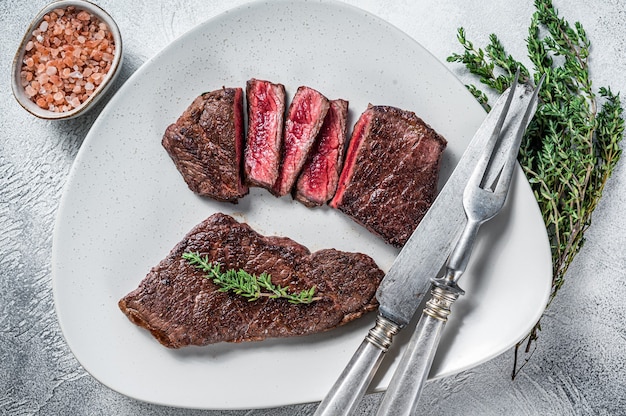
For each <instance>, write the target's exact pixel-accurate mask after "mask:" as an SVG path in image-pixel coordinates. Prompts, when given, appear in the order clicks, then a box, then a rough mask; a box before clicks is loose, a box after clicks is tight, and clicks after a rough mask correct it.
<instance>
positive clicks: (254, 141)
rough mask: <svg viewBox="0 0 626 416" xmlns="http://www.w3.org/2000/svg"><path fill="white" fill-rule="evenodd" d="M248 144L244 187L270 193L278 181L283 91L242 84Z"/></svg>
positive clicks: (258, 83) (277, 86) (264, 83)
mask: <svg viewBox="0 0 626 416" xmlns="http://www.w3.org/2000/svg"><path fill="white" fill-rule="evenodd" d="M246 97H247V103H248V140H247V144H246V153H245V163H244V172H245V174H246V179H247V181H248V184H250V185H254V186H260V187H263V188H267V189H271V188H272V185H274V182H276V179H278V166H279V164H280V151H281V146H282V141H283V123H284V117H285V102H286V99H285V87H284V85H282V84H273V83H271V82H269V81H262V80H257V79H251V80H249V81H248V82H247V84H246Z"/></svg>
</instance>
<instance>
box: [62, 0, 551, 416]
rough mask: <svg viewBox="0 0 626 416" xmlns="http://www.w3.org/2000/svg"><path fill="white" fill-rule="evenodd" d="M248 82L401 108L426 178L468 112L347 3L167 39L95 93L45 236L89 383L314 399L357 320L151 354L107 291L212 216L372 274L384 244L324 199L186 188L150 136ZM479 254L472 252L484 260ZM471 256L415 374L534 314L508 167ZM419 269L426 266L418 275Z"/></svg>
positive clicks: (537, 245) (518, 199)
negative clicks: (436, 136)
mask: <svg viewBox="0 0 626 416" xmlns="http://www.w3.org/2000/svg"><path fill="white" fill-rule="evenodd" d="M252 77H257V78H262V79H269V80H272V81H276V82H281V83H283V84H285V85H286V87H287V90H288V94H290V95H292V94H293V93H294V92H295V90H296V88H297V87H298V86H299V85H308V86H310V87H313V88H316V89H318V90H319V91H321V92H323V93H324V94H325V95H326V96H327V97H329V98H344V99H347V100H349V101H350V119H351V120H350V122H351V123H353V122H354V121H355V120H356V117H358V115H359V114H360V113H361V112H362V111H363V110H365V108H366V106H367V104H368V103H373V104H387V105H394V106H398V107H401V108H405V109H410V110H413V111H415V112H416V113H417V114H418V115H420V116H421V117H423V118H424V119H425V120H426V121H427V122H428V123H430V124H431V125H432V126H433V127H434V128H435V129H436V130H438V131H439V132H440V133H441V134H443V135H444V136H445V137H446V138H447V139H448V141H449V147H448V149H447V151H446V156H445V163H444V166H443V171H442V180H445V179H446V178H447V177H448V175H449V174H450V172H451V170H452V168H453V166H454V164H455V162H456V161H457V160H458V158H459V157H460V155H461V154H462V152H463V150H464V148H465V146H466V145H467V143H468V142H469V140H470V138H471V137H472V135H473V132H474V131H475V130H476V129H477V128H478V126H479V125H480V123H481V121H482V120H483V119H484V116H485V114H484V113H483V111H482V110H481V108H480V107H479V105H478V104H477V103H476V102H475V100H474V99H473V98H472V96H471V95H470V94H469V93H468V92H467V91H466V89H465V87H464V86H463V85H462V84H461V83H460V82H459V81H458V80H457V79H456V78H455V77H454V76H453V75H452V74H451V73H449V72H448V71H447V70H446V69H445V67H444V66H443V65H442V64H441V63H440V62H438V61H437V60H436V59H435V58H433V57H432V56H431V55H430V54H429V53H428V52H427V51H425V50H424V49H423V48H422V47H421V46H420V45H419V44H418V43H417V42H415V41H414V40H413V39H411V38H409V37H408V36H407V35H405V34H404V33H402V32H400V31H399V30H397V29H396V28H394V27H392V26H390V25H389V24H387V23H386V22H384V21H381V20H380V19H378V18H376V17H374V16H371V15H369V14H368V13H366V12H364V11H362V10H358V9H355V8H353V7H350V6H346V5H342V4H338V3H334V2H326V1H321V2H319V1H315V2H290V1H278V2H268V3H253V4H250V5H246V6H243V7H240V8H237V9H235V10H232V11H229V12H227V13H224V14H222V15H220V16H218V17H216V18H214V19H211V20H209V21H207V22H206V23H204V24H201V25H200V26H198V27H196V28H195V29H193V30H191V31H190V32H189V33H187V34H186V35H184V36H182V37H181V38H179V39H177V40H176V41H174V42H173V43H172V44H171V45H170V46H168V47H167V48H165V49H164V50H163V51H162V52H161V53H159V54H158V55H157V56H155V57H154V58H153V59H151V60H150V61H148V62H147V63H146V64H145V65H144V66H143V67H142V68H140V69H139V70H138V71H137V72H136V73H135V74H134V75H133V76H132V77H131V78H130V79H129V80H128V81H127V82H126V84H125V85H124V86H123V87H122V88H121V89H120V90H119V92H118V93H117V95H116V96H115V97H113V99H112V100H111V101H110V102H109V103H108V105H107V106H106V108H105V109H104V110H103V111H102V113H101V115H100V116H99V118H98V120H96V122H95V123H94V125H93V128H92V129H91V131H90V132H89V134H88V136H87V137H86V139H85V141H84V144H83V146H82V148H81V150H80V152H79V154H78V156H77V158H76V162H75V164H74V167H73V169H72V172H71V174H70V177H69V179H68V182H67V185H66V188H65V192H64V195H63V198H62V202H61V206H60V209H59V214H58V220H57V223H56V228H55V234H54V251H53V257H54V258H53V284H54V295H55V303H56V308H57V313H58V317H59V321H60V324H61V328H62V330H63V333H64V335H65V337H66V339H67V342H68V344H69V346H70V348H71V350H72V351H73V353H74V354H75V355H76V358H77V359H78V360H79V361H80V363H81V364H82V365H83V366H84V368H85V369H86V370H87V371H88V372H89V373H91V374H92V375H93V376H94V377H95V378H96V379H98V380H100V381H101V382H102V383H104V384H106V385H107V386H109V387H111V388H112V389H114V390H117V391H119V392H121V393H123V394H126V395H128V396H131V397H134V398H137V399H140V400H144V401H149V402H154V403H160V404H165V405H170V406H179V407H192V408H206V409H235V408H258V407H272V406H280V405H286V404H291V403H299V402H308V401H316V400H320V399H321V398H323V396H324V395H325V394H326V392H327V391H328V389H329V388H330V386H331V385H332V384H333V382H334V381H335V380H336V378H337V376H338V375H339V373H340V372H341V370H342V369H343V368H344V366H345V364H346V363H347V362H348V360H349V359H350V357H351V356H352V354H353V353H354V351H355V350H356V348H357V347H358V345H359V344H360V342H361V341H362V339H363V337H364V336H365V335H366V333H367V330H368V329H369V328H370V327H371V326H372V325H373V320H374V314H371V316H368V317H365V318H362V319H360V320H358V321H356V322H353V323H351V324H349V325H347V326H345V327H342V328H339V329H336V330H333V331H330V332H327V333H324V334H321V335H312V336H306V337H300V338H291V339H278V340H268V341H263V342H255V343H243V344H218V345H212V346H207V347H203V348H196V347H192V348H186V349H182V350H169V349H166V348H164V347H163V346H161V345H160V344H159V343H158V342H157V341H156V340H154V339H153V338H152V337H151V336H150V335H149V334H148V332H147V331H145V330H142V329H140V328H138V327H136V326H135V325H133V324H131V323H130V322H129V321H128V319H127V318H126V317H125V316H124V315H123V314H122V313H121V312H120V311H119V309H118V307H117V301H118V300H119V299H120V298H121V297H122V296H124V295H125V294H126V293H127V292H129V291H131V290H132V289H134V288H135V287H136V286H137V285H138V284H139V282H140V281H141V279H142V278H143V277H144V276H145V275H146V273H147V272H148V270H149V269H150V267H152V266H153V265H155V264H156V263H158V262H159V261H160V260H161V259H162V258H163V257H165V256H166V255H167V253H168V252H169V250H170V249H171V248H172V247H173V246H174V245H175V244H176V243H177V242H178V241H179V240H180V239H181V238H182V237H183V235H184V234H185V233H187V231H189V230H190V229H191V228H192V227H193V226H194V225H196V224H197V223H199V222H200V221H202V220H203V219H205V218H206V217H208V216H209V215H210V214H212V213H214V212H217V211H221V212H225V213H228V214H231V215H234V216H235V217H236V218H238V219H240V220H244V221H247V222H248V223H249V224H251V225H252V227H253V228H255V229H256V230H258V231H259V232H261V233H264V234H276V235H284V236H289V237H291V238H293V239H295V240H296V241H298V242H300V243H302V244H305V245H306V246H308V247H309V248H310V249H311V250H317V249H320V248H327V247H334V248H337V249H341V250H348V251H360V252H364V253H367V254H369V255H371V256H372V257H373V258H374V259H375V260H376V261H377V262H378V264H379V265H380V266H381V267H382V268H383V269H387V268H388V267H389V266H390V264H391V263H392V261H393V259H394V257H395V256H396V255H397V251H396V250H395V249H392V248H390V247H389V246H387V245H385V244H384V243H382V242H381V241H380V240H379V239H377V238H376V237H373V236H372V235H370V234H369V233H368V232H367V231H365V230H364V229H362V228H361V227H360V226H358V225H356V224H355V223H354V222H353V221H351V220H350V219H348V218H347V217H345V216H343V215H342V214H340V213H339V212H337V211H333V210H331V209H328V208H322V209H308V208H305V207H304V206H303V205H301V204H299V203H297V202H294V201H292V200H291V198H290V197H284V198H280V199H277V198H274V197H273V196H271V195H270V194H269V193H268V192H266V191H264V190H261V189H253V190H252V191H251V193H250V194H249V195H248V196H246V197H245V198H244V199H243V200H241V202H240V203H239V204H238V205H232V204H223V203H218V202H214V201H211V200H208V199H206V198H200V197H197V196H195V195H194V194H193V193H192V192H191V191H189V189H188V188H187V186H186V185H185V183H184V182H183V180H182V178H181V176H180V175H179V173H178V172H177V170H176V169H175V167H174V165H173V163H172V162H171V160H170V159H169V157H168V155H167V154H166V152H165V151H164V150H163V148H162V147H161V144H160V141H161V136H162V134H163V132H164V130H165V128H166V126H167V125H168V124H170V123H172V122H174V121H175V120H176V119H177V117H178V116H179V115H180V114H181V113H182V111H183V110H184V109H185V108H186V107H187V106H188V105H189V104H190V103H191V101H192V100H193V99H194V98H195V97H196V96H197V95H199V94H200V93H202V92H205V91H210V90H214V89H218V88H220V87H222V86H223V85H225V86H240V87H243V86H245V82H246V80H248V79H249V78H252ZM486 254H489V256H485V255H486ZM474 259H475V261H474V263H473V264H472V265H471V267H470V269H469V270H468V272H467V273H466V276H465V277H464V278H463V287H464V288H465V289H466V290H467V295H466V296H465V297H463V298H462V299H461V300H459V301H458V302H457V304H456V305H455V311H454V314H453V318H452V319H451V321H450V322H449V325H448V327H447V328H446V331H445V335H444V338H443V341H442V346H441V348H440V350H439V353H438V355H437V358H436V362H435V365H434V367H433V371H432V374H431V376H433V377H439V376H445V375H450V374H453V373H455V372H458V371H461V370H464V369H468V368H470V367H472V366H475V365H477V364H479V363H481V362H483V361H485V360H488V359H490V358H492V357H494V356H496V355H497V354H500V353H501V352H503V351H505V350H506V349H508V348H510V347H511V346H512V345H513V344H514V343H515V342H516V341H518V340H519V339H521V338H522V337H523V336H524V335H525V334H526V333H527V331H528V330H529V329H530V328H531V327H532V325H533V324H534V323H535V321H536V320H537V319H538V317H539V316H540V314H541V312H542V311H543V307H544V305H545V301H546V299H547V296H548V292H549V287H550V269H551V268H550V252H549V248H548V243H547V237H546V233H545V230H544V227H543V222H542V220H541V217H540V214H539V212H538V209H537V206H536V204H535V201H534V199H533V195H532V193H531V190H530V188H529V186H528V183H527V182H526V181H524V180H523V179H522V177H521V175H520V174H519V172H518V174H517V177H516V181H515V186H514V188H513V190H512V198H509V204H508V205H507V207H506V209H505V211H504V213H502V214H501V215H500V216H499V217H498V218H497V219H496V220H494V221H493V222H491V223H489V224H488V225H487V226H485V228H484V229H483V230H482V234H481V238H480V240H479V242H478V246H477V248H476V250H475V253H474ZM433 272H436V271H433ZM409 335H410V333H409V330H405V331H403V333H401V335H399V336H398V337H397V338H396V341H395V343H394V347H393V349H392V350H391V351H390V352H389V354H388V356H387V358H386V359H385V361H384V363H383V367H382V369H381V371H380V373H379V375H378V376H377V378H376V379H375V380H374V384H373V386H372V388H373V389H376V390H380V389H384V388H385V387H386V386H387V384H388V382H389V379H390V376H391V374H392V372H393V371H392V370H393V368H394V367H395V365H396V360H397V358H398V356H399V355H400V353H401V350H402V348H403V346H404V344H405V343H406V342H407V340H408V337H409Z"/></svg>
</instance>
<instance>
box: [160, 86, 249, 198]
mask: <svg viewBox="0 0 626 416" xmlns="http://www.w3.org/2000/svg"><path fill="white" fill-rule="evenodd" d="M161 143H162V145H163V147H164V148H165V150H167V153H168V154H169V155H170V157H171V158H172V160H173V161H174V164H175V165H176V168H177V169H178V171H179V172H180V173H181V175H182V176H183V179H184V180H185V182H186V183H187V186H189V189H191V190H192V191H193V192H195V193H197V194H199V195H203V196H208V197H211V198H215V199H217V200H220V201H229V202H237V200H238V198H241V197H242V196H244V195H246V194H247V193H248V188H247V186H246V185H245V184H244V182H243V177H242V174H241V171H242V162H243V144H244V143H243V90H242V89H241V88H222V89H220V90H217V91H213V92H208V93H205V94H202V95H201V96H199V97H198V98H196V99H195V100H194V101H193V103H192V104H191V105H190V106H189V107H188V108H187V109H186V110H185V111H184V112H183V114H182V115H181V116H180V117H179V118H178V120H177V121H176V123H174V124H172V125H170V126H169V127H168V128H167V129H166V130H165V134H164V135H163V139H162V141H161Z"/></svg>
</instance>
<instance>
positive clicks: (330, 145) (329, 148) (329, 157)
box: [295, 99, 348, 206]
mask: <svg viewBox="0 0 626 416" xmlns="http://www.w3.org/2000/svg"><path fill="white" fill-rule="evenodd" d="M347 119H348V102H347V101H345V100H341V99H339V100H332V101H330V107H329V109H328V113H326V118H325V119H324V124H322V128H321V129H320V132H319V135H318V137H317V139H316V141H315V143H314V145H313V148H312V149H311V152H310V154H309V157H308V159H307V161H306V163H305V164H304V167H303V168H302V172H301V173H300V177H299V178H298V182H297V183H296V189H295V198H296V199H297V200H298V201H300V202H302V203H304V204H305V205H307V206H319V205H323V204H325V203H326V202H327V201H329V200H330V199H331V198H332V197H333V195H334V194H335V190H336V189H337V181H338V180H339V174H340V173H341V168H342V166H343V153H344V146H345V143H346V134H347Z"/></svg>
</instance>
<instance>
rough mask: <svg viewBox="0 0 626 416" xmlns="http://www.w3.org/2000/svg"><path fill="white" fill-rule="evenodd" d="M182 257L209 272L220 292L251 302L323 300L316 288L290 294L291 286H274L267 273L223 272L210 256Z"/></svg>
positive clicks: (306, 302)
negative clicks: (268, 299)
mask: <svg viewBox="0 0 626 416" xmlns="http://www.w3.org/2000/svg"><path fill="white" fill-rule="evenodd" d="M182 257H183V259H185V260H187V261H189V263H191V264H192V265H193V266H195V267H196V268H198V269H201V270H203V271H205V272H207V273H208V274H207V275H206V276H205V277H206V278H207V279H211V280H212V281H213V283H215V284H216V285H218V286H220V288H219V289H218V290H219V291H220V292H229V291H231V292H233V293H235V294H237V295H240V296H243V297H245V298H247V299H248V301H250V302H252V301H255V300H257V299H259V298H262V297H267V298H270V299H285V300H287V301H288V302H289V303H293V304H296V305H299V304H309V303H312V302H314V301H316V300H319V299H321V298H320V297H316V296H315V290H316V287H315V286H312V287H311V288H310V289H305V290H302V291H300V292H298V293H290V291H289V286H285V287H283V286H280V285H275V284H273V283H272V276H270V275H269V274H267V273H261V274H260V275H258V276H257V275H254V274H250V273H248V272H246V271H244V270H242V269H239V270H235V269H228V270H226V271H224V272H222V270H221V265H220V264H219V263H217V262H211V261H210V260H209V257H208V256H204V257H202V256H201V255H200V253H198V252H195V253H192V252H185V253H183V256H182Z"/></svg>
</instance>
